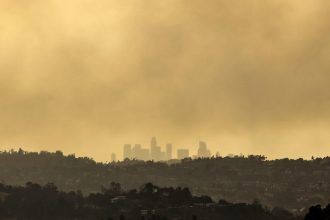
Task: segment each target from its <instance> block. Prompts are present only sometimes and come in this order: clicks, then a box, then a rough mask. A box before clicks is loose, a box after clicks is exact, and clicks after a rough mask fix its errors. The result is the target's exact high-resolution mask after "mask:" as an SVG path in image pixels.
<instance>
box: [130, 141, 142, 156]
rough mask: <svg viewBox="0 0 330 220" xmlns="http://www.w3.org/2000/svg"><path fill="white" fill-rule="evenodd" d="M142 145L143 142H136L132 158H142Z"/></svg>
mask: <svg viewBox="0 0 330 220" xmlns="http://www.w3.org/2000/svg"><path fill="white" fill-rule="evenodd" d="M141 150H142V146H141V144H135V145H134V147H133V148H132V158H133V159H137V160H142V156H141Z"/></svg>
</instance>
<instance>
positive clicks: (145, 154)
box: [140, 148, 150, 161]
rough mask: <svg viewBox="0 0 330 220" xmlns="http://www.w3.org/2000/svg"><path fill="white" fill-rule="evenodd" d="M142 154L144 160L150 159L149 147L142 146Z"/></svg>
mask: <svg viewBox="0 0 330 220" xmlns="http://www.w3.org/2000/svg"><path fill="white" fill-rule="evenodd" d="M140 156H141V160H144V161H147V160H150V153H149V149H146V148H141V152H140Z"/></svg>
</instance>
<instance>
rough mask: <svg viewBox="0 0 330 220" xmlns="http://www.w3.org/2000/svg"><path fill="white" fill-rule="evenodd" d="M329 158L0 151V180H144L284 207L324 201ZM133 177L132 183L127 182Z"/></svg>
mask: <svg viewBox="0 0 330 220" xmlns="http://www.w3.org/2000/svg"><path fill="white" fill-rule="evenodd" d="M329 179H330V158H329V157H327V158H317V159H314V160H311V161H306V160H302V159H298V160H290V159H281V160H266V159H265V158H264V157H262V156H249V157H248V158H246V157H245V158H244V157H235V158H229V157H225V158H222V157H217V158H210V159H196V160H191V159H185V160H183V161H181V162H179V163H172V164H167V163H160V162H157V163H155V162H152V161H148V162H143V161H134V160H133V161H124V162H118V163H109V164H104V163H97V162H95V161H94V160H92V159H90V158H76V157H75V156H74V155H69V156H64V155H63V154H62V153H61V152H59V151H58V152H56V153H49V152H40V153H36V152H24V151H23V150H20V151H18V152H15V151H10V152H2V153H1V154H0V181H1V182H3V183H5V184H10V185H24V184H25V183H26V182H29V181H31V182H36V183H39V184H46V183H49V182H51V183H54V184H56V185H57V186H58V187H59V189H61V190H65V191H70V190H81V191H82V192H83V193H91V192H97V191H99V190H100V188H101V187H102V186H104V187H106V186H108V185H109V184H110V183H111V182H119V183H121V184H122V186H123V188H124V189H132V188H137V187H139V186H140V185H142V184H144V183H146V182H152V183H154V184H156V185H158V186H161V187H164V186H181V187H189V188H190V189H191V191H192V192H193V193H194V194H196V195H203V194H206V195H211V196H212V198H213V199H215V200H218V199H225V200H227V201H230V202H251V201H253V200H258V201H260V202H261V203H263V204H265V205H267V206H270V207H275V206H279V207H285V208H287V209H290V210H294V209H301V208H307V207H309V206H311V205H314V204H323V205H325V204H326V203H328V202H329V198H330V182H329ZM132 180H134V181H132Z"/></svg>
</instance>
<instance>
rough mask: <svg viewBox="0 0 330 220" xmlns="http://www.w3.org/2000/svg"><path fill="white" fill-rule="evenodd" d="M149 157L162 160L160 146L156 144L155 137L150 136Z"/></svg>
mask: <svg viewBox="0 0 330 220" xmlns="http://www.w3.org/2000/svg"><path fill="white" fill-rule="evenodd" d="M150 159H151V160H155V161H159V160H162V151H161V148H160V147H159V146H158V145H157V140H156V137H152V138H151V142H150Z"/></svg>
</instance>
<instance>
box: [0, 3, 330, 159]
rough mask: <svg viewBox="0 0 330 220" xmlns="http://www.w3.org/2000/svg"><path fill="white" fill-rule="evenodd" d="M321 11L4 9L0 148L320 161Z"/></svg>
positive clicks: (324, 37) (144, 6)
mask: <svg viewBox="0 0 330 220" xmlns="http://www.w3.org/2000/svg"><path fill="white" fill-rule="evenodd" d="M329 10H330V3H329V1H326V0H289V1H288V0H236V1H228V0H166V1H164V0H122V1H118V0H117V1H115V0H28V1H22V0H0V149H9V148H11V147H13V148H17V147H20V146H21V147H23V148H24V149H25V150H37V151H39V150H50V151H54V150H57V149H59V150H62V151H64V152H65V153H76V154H77V155H87V156H90V157H93V158H95V159H96V160H101V161H105V160H109V158H110V154H111V152H115V153H117V154H118V157H119V158H120V157H121V156H122V146H123V144H125V143H142V144H144V145H147V144H148V143H149V140H150V138H151V136H153V135H156V136H157V137H158V139H159V142H160V144H166V143H167V142H170V143H173V145H174V147H176V148H179V147H180V148H181V147H190V149H191V150H192V153H193V154H194V153H195V151H196V147H197V144H198V141H199V140H205V141H207V142H208V143H209V145H210V147H211V150H212V152H215V151H219V152H220V154H221V155H227V154H229V153H234V154H239V153H243V154H265V155H267V156H268V157H270V158H278V157H292V158H297V157H305V158H310V157H311V156H312V155H314V156H327V155H330V123H329V122H330V13H329Z"/></svg>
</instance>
